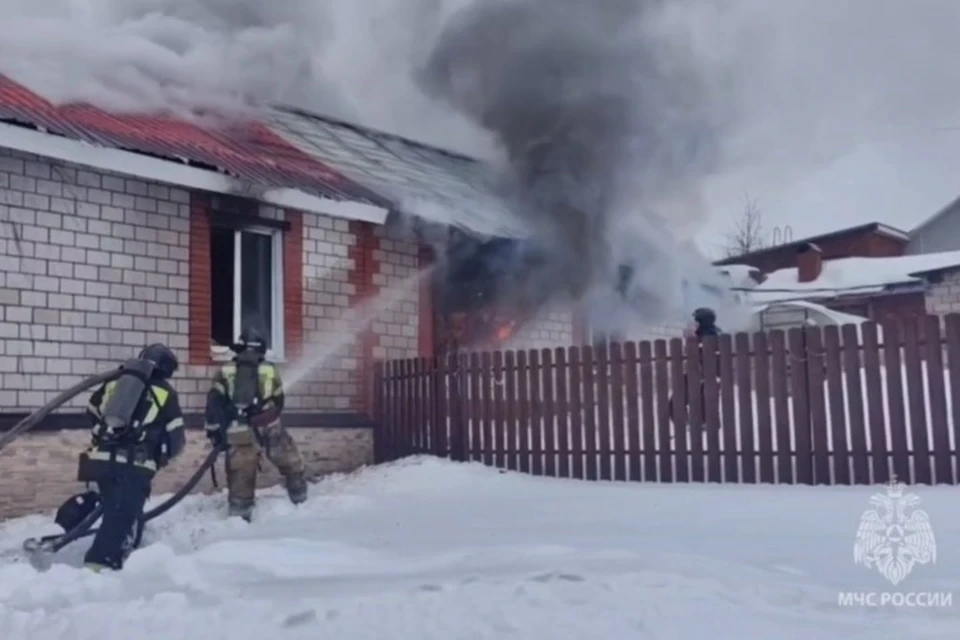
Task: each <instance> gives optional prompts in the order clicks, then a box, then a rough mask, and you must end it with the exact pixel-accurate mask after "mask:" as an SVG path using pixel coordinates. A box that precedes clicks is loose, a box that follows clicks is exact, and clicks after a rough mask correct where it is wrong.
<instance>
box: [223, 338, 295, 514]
mask: <svg viewBox="0 0 960 640" xmlns="http://www.w3.org/2000/svg"><path fill="white" fill-rule="evenodd" d="M231 349H232V350H233V351H234V353H236V356H235V357H234V358H233V359H232V360H231V361H230V362H229V363H227V364H225V365H223V367H221V369H220V371H219V372H217V374H216V376H215V378H214V380H213V385H212V387H211V389H210V391H209V393H208V394H207V407H206V412H205V414H206V416H205V417H206V429H207V437H209V438H210V440H211V441H212V442H213V443H214V445H215V446H225V447H226V451H227V455H226V475H227V498H228V503H229V515H230V516H239V517H241V518H243V519H244V520H247V521H248V522H249V521H250V519H251V518H252V515H253V507H254V503H255V499H256V485H257V472H258V470H259V465H260V454H261V452H262V453H263V454H265V455H266V457H267V459H268V460H270V462H272V463H273V464H274V465H275V466H276V467H277V469H278V470H279V471H280V474H281V475H282V476H283V478H284V481H285V485H286V489H287V494H288V495H289V497H290V501H291V502H293V503H294V504H300V503H301V502H303V501H304V500H306V499H307V483H306V480H305V478H304V465H303V458H302V457H301V455H300V451H299V449H298V448H297V445H296V443H294V441H293V438H291V437H290V434H289V433H287V431H286V429H284V428H283V426H282V424H281V423H280V414H281V413H282V411H283V402H284V393H283V382H282V380H281V379H280V374H279V373H278V372H277V367H276V365H274V364H273V363H272V362H269V361H267V359H266V353H267V342H266V339H265V338H264V337H263V334H262V333H260V331H258V330H257V329H255V328H253V327H245V328H244V329H243V331H241V333H240V340H239V341H238V342H237V344H235V345H233V346H232V347H231Z"/></svg>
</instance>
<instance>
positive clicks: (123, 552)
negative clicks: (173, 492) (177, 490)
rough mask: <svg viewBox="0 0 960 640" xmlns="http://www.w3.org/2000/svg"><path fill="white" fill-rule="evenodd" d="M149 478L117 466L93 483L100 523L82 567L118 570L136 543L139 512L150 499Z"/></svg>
mask: <svg viewBox="0 0 960 640" xmlns="http://www.w3.org/2000/svg"><path fill="white" fill-rule="evenodd" d="M150 482H151V479H150V477H149V476H148V475H147V474H145V473H144V472H143V470H141V469H137V468H135V467H132V466H129V465H126V464H123V463H119V464H117V466H116V467H115V470H114V473H113V474H112V475H111V476H108V477H106V478H104V479H102V480H99V481H98V482H97V489H98V490H99V492H100V498H101V500H102V503H103V520H102V521H101V523H100V529H99V531H97V533H96V535H95V537H94V538H93V544H92V545H90V549H89V550H88V551H87V553H86V555H85V556H84V558H83V561H84V563H86V564H88V565H95V566H99V567H109V568H111V569H116V570H119V569H122V568H123V563H124V562H125V561H126V559H127V557H128V556H129V555H130V553H131V552H133V550H134V549H135V548H136V546H137V544H139V542H140V535H141V534H142V531H141V527H142V525H143V522H142V520H141V518H142V516H143V508H144V505H145V504H146V502H147V499H148V498H149V497H150V488H151V487H150Z"/></svg>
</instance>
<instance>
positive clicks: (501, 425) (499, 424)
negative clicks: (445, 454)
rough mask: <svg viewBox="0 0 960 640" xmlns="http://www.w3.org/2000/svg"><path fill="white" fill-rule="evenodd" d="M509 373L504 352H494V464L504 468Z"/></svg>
mask: <svg viewBox="0 0 960 640" xmlns="http://www.w3.org/2000/svg"><path fill="white" fill-rule="evenodd" d="M506 377H507V372H506V371H504V369H503V352H502V351H494V352H493V440H492V442H491V445H492V447H493V464H494V465H495V466H497V467H500V468H503V467H505V466H506V457H507V456H506V451H505V448H506V447H505V446H504V445H505V444H506V439H507V438H506V430H507V421H506V417H505V415H504V413H505V408H504V402H503V396H504V393H503V392H504V387H506Z"/></svg>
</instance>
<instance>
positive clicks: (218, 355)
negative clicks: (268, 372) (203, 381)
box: [210, 344, 287, 364]
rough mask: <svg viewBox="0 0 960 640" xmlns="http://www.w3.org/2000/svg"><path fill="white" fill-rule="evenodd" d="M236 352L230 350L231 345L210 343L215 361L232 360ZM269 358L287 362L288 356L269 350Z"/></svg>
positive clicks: (281, 362)
mask: <svg viewBox="0 0 960 640" xmlns="http://www.w3.org/2000/svg"><path fill="white" fill-rule="evenodd" d="M234 355H235V354H234V353H233V351H231V350H230V347H221V346H220V345H214V344H212V345H210V359H211V360H213V361H214V362H230V359H231V358H233V356H234ZM267 360H269V361H270V362H272V363H274V364H285V363H286V361H287V360H286V358H284V357H283V356H282V355H276V354H274V353H273V352H270V351H267Z"/></svg>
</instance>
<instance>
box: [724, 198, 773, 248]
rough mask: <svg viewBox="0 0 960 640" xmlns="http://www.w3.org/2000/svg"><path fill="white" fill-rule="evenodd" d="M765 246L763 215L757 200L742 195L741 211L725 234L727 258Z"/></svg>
mask: <svg viewBox="0 0 960 640" xmlns="http://www.w3.org/2000/svg"><path fill="white" fill-rule="evenodd" d="M765 246H766V241H765V240H764V237H763V216H762V214H761V212H760V208H759V207H758V206H757V201H756V200H754V199H753V198H751V197H750V196H749V195H747V194H745V195H744V202H743V212H742V213H741V214H740V217H739V218H737V219H736V221H734V224H733V229H732V230H731V231H730V233H728V234H727V243H726V246H725V247H724V252H725V254H726V257H727V258H736V257H737V256H742V255H744V254H747V253H751V252H753V251H757V250H759V249H763V248H764V247H765Z"/></svg>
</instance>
